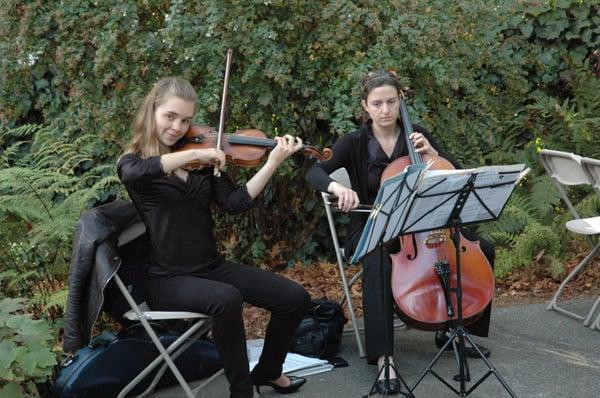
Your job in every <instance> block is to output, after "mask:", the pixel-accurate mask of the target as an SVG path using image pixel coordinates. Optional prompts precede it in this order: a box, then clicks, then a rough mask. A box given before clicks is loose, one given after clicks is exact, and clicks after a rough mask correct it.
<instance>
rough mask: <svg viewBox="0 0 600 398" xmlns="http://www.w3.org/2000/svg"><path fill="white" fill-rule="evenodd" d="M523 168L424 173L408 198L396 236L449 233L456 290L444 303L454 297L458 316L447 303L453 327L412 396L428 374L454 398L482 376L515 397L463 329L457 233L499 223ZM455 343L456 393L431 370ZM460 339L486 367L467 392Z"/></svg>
mask: <svg viewBox="0 0 600 398" xmlns="http://www.w3.org/2000/svg"><path fill="white" fill-rule="evenodd" d="M523 169H524V165H522V164H521V165H514V166H491V167H481V168H478V169H475V170H455V171H452V172H451V171H447V172H443V171H438V172H437V173H436V171H434V172H431V173H428V175H426V176H425V177H424V178H423V180H422V181H420V183H419V185H418V187H417V192H415V194H414V195H413V198H412V201H411V203H410V205H409V207H408V208H407V209H406V212H405V218H404V219H403V220H402V222H401V225H400V226H399V231H400V234H401V235H404V234H409V233H410V234H413V233H417V232H424V231H431V230H434V229H446V228H449V229H450V230H451V231H452V240H453V242H454V246H455V248H456V287H450V288H449V289H448V290H447V298H448V297H449V294H450V291H452V292H454V293H455V294H456V302H457V311H454V310H453V309H452V302H451V300H449V299H448V301H449V302H447V304H448V308H449V311H448V317H449V319H448V322H449V324H450V325H451V326H452V329H453V332H452V334H451V335H450V338H449V339H448V341H447V342H446V343H445V344H444V346H443V347H442V348H441V349H440V351H439V352H438V353H437V355H436V356H435V358H434V359H433V360H432V361H431V363H430V364H429V365H428V366H427V368H426V369H425V370H424V371H423V373H422V374H421V375H420V377H419V378H418V380H417V381H416V382H415V384H414V385H413V386H412V388H411V389H410V391H411V392H413V391H414V390H415V389H416V387H417V386H418V385H419V383H420V382H421V380H423V378H424V377H425V376H426V374H427V373H431V374H433V375H434V376H435V377H436V378H437V379H438V380H440V381H441V382H442V383H443V384H444V385H446V386H447V387H448V388H449V389H451V390H452V391H453V392H454V393H456V394H457V395H458V396H461V397H466V396H468V395H469V394H470V393H471V392H473V391H474V390H475V389H476V388H477V387H478V386H479V385H480V384H481V383H482V382H483V381H484V380H485V379H486V378H487V377H489V376H490V375H491V374H494V376H496V378H497V379H498V381H500V383H501V384H502V386H503V387H504V388H505V390H506V391H507V392H508V393H509V394H510V396H511V397H516V395H515V394H514V392H513V391H512V390H511V388H510V387H509V386H508V384H507V383H506V382H505V381H504V379H503V378H502V376H501V375H500V374H499V373H498V371H497V370H496V369H495V368H494V367H493V365H492V364H491V363H490V361H489V360H488V359H487V358H485V356H484V355H483V353H482V352H481V350H480V349H479V347H477V345H476V344H475V342H474V341H473V339H472V338H471V336H470V335H469V333H468V331H467V330H466V329H465V327H464V321H463V314H462V285H461V265H460V228H461V227H462V226H464V225H467V224H473V223H478V222H483V221H490V220H496V219H498V217H499V216H500V214H501V212H502V210H503V209H504V207H505V206H506V203H507V201H508V198H509V197H510V195H511V193H512V191H513V189H514V187H515V185H516V184H517V183H518V182H519V181H520V180H521V179H522V178H523V177H524V176H525V174H526V173H527V172H528V170H526V171H523ZM449 280H451V278H449ZM454 315H456V318H453V316H454ZM455 338H458V353H457V361H458V366H459V374H458V376H456V377H455V380H457V381H459V382H460V391H459V390H457V389H455V388H454V387H453V386H451V385H450V384H449V383H448V382H446V381H445V380H444V379H443V378H442V377H441V376H439V375H438V374H437V373H435V372H434V371H433V369H432V368H433V366H434V365H435V363H436V362H437V360H438V359H439V358H440V356H441V355H442V353H443V352H444V351H445V350H446V348H447V347H448V345H449V344H452V345H453V348H454V351H455V353H456V352H457V344H456V342H455V341H454V339H455ZM465 339H466V340H468V341H469V342H470V343H471V345H472V346H473V347H474V348H475V350H476V351H477V353H478V354H479V356H480V357H481V359H482V360H483V361H484V362H485V363H486V365H487V366H488V372H487V373H486V374H485V375H483V376H482V377H481V378H480V379H479V380H477V381H476V382H475V384H474V385H473V386H472V387H471V388H470V389H469V390H467V389H466V385H465V382H466V381H470V375H469V370H468V363H467V356H466V353H465Z"/></svg>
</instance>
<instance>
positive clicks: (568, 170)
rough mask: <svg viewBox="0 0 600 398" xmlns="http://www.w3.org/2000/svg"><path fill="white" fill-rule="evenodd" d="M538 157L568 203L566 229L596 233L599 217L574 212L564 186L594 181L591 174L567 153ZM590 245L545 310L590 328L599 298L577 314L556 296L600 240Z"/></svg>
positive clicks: (547, 152) (545, 152)
mask: <svg viewBox="0 0 600 398" xmlns="http://www.w3.org/2000/svg"><path fill="white" fill-rule="evenodd" d="M540 158H541V161H542V164H543V165H544V168H545V169H546V171H547V172H548V175H549V176H550V177H551V178H552V181H553V182H554V184H555V185H556V188H557V189H558V192H559V194H560V196H561V198H562V200H563V201H564V203H565V204H566V205H567V207H568V208H569V211H570V212H571V214H572V215H573V217H574V218H573V219H572V220H570V221H568V222H567V223H566V224H565V226H566V228H567V229H568V230H569V231H571V232H574V233H577V234H582V235H587V236H592V235H597V234H599V233H600V217H592V218H581V217H580V216H579V214H578V213H577V210H575V207H574V206H573V204H572V203H571V201H570V200H569V197H568V195H567V192H566V190H565V186H570V185H580V184H593V182H591V181H592V179H591V176H590V173H589V172H586V170H585V169H584V167H583V163H582V158H581V156H579V155H575V154H573V153H569V152H560V151H553V150H548V149H544V150H542V151H541V152H540ZM590 167H592V166H590ZM594 167H595V166H594ZM593 245H594V248H593V249H592V251H591V252H590V253H589V254H588V255H587V256H586V257H585V258H584V259H583V260H582V261H581V262H580V263H579V264H578V265H577V266H576V267H575V268H574V269H573V270H572V271H571V272H570V273H569V275H567V277H566V278H565V279H564V280H563V281H562V283H561V284H560V286H559V287H558V290H557V291H556V293H555V294H554V297H553V298H552V300H551V301H550V304H549V305H548V309H549V310H555V311H558V312H561V313H563V314H565V315H568V316H571V317H573V318H576V319H579V320H581V321H583V324H584V325H585V326H589V327H591V328H594V327H595V328H598V322H599V320H598V319H599V318H596V320H595V321H594V322H593V323H592V320H593V316H594V313H595V311H596V309H597V308H598V305H599V303H600V297H599V298H598V300H596V302H595V303H594V304H593V305H592V307H591V308H590V310H589V311H588V312H587V314H585V315H580V314H577V313H575V312H573V311H569V310H567V309H565V308H563V307H560V306H559V305H558V300H559V297H560V295H561V293H562V290H563V289H564V287H565V286H566V285H567V283H569V281H570V280H571V279H573V278H574V277H575V275H577V273H578V272H579V271H580V270H581V269H582V268H583V267H585V266H586V265H587V264H588V263H589V261H590V260H591V259H592V258H593V257H594V256H595V255H596V253H597V252H598V249H599V248H600V242H597V241H596V242H595V243H593Z"/></svg>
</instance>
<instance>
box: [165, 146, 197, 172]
mask: <svg viewBox="0 0 600 398" xmlns="http://www.w3.org/2000/svg"><path fill="white" fill-rule="evenodd" d="M195 160H198V156H197V154H196V151H195V150H193V149H192V150H189V151H181V152H173V153H166V154H164V155H162V156H161V157H160V164H161V165H162V168H163V170H164V172H165V173H171V172H172V171H174V170H176V169H178V168H180V167H181V166H183V165H185V164H187V163H189V162H193V161H195Z"/></svg>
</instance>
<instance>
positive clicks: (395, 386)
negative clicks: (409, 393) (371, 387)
mask: <svg viewBox="0 0 600 398" xmlns="http://www.w3.org/2000/svg"><path fill="white" fill-rule="evenodd" d="M401 389H402V384H400V380H399V379H398V378H396V377H394V378H393V379H390V380H389V383H386V382H385V379H382V380H377V384H375V391H376V392H377V394H379V395H396V394H398V393H399V392H400V390H401Z"/></svg>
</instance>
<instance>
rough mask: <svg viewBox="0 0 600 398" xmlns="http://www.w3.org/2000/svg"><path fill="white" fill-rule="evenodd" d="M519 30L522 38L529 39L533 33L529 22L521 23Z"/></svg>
mask: <svg viewBox="0 0 600 398" xmlns="http://www.w3.org/2000/svg"><path fill="white" fill-rule="evenodd" d="M519 29H520V30H521V33H522V34H523V36H525V37H527V38H529V37H530V36H531V34H532V33H533V23H532V22H530V21H527V22H525V23H522V24H521V25H519Z"/></svg>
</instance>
